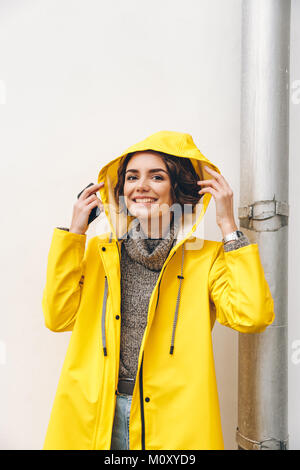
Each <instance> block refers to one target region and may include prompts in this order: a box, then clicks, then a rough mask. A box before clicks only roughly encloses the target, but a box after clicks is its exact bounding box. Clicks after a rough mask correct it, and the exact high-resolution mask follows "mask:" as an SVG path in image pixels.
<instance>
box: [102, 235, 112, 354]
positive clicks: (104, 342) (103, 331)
mask: <svg viewBox="0 0 300 470" xmlns="http://www.w3.org/2000/svg"><path fill="white" fill-rule="evenodd" d="M111 240H112V232H110V235H109V243H111ZM107 292H108V282H107V276H105V284H104V295H103V303H102V318H101V330H102V347H103V354H104V356H107V348H106V333H105V318H106V306H107Z"/></svg>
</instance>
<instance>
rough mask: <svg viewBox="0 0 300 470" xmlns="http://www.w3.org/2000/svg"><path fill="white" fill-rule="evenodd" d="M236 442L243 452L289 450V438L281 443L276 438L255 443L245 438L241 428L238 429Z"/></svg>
mask: <svg viewBox="0 0 300 470" xmlns="http://www.w3.org/2000/svg"><path fill="white" fill-rule="evenodd" d="M236 442H237V444H238V447H239V449H241V450H288V443H289V438H288V437H287V439H285V440H283V441H281V440H279V439H276V438H275V437H270V438H268V439H264V440H263V441H254V440H252V439H248V438H247V437H246V436H243V434H241V433H240V431H239V428H236ZM266 443H268V444H266Z"/></svg>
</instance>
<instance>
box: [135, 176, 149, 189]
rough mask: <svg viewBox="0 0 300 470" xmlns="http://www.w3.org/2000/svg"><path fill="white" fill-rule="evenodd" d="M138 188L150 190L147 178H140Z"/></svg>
mask: <svg viewBox="0 0 300 470" xmlns="http://www.w3.org/2000/svg"><path fill="white" fill-rule="evenodd" d="M136 190H137V191H148V190H149V184H148V183H147V179H146V178H140V179H139V180H138V181H137V184H136Z"/></svg>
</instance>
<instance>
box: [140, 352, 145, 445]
mask: <svg viewBox="0 0 300 470" xmlns="http://www.w3.org/2000/svg"><path fill="white" fill-rule="evenodd" d="M143 362H144V353H143V356H142V362H141V367H140V372H139V385H140V405H141V422H142V436H141V439H142V450H145V414H144V389H143Z"/></svg>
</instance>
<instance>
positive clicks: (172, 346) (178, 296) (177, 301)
mask: <svg viewBox="0 0 300 470" xmlns="http://www.w3.org/2000/svg"><path fill="white" fill-rule="evenodd" d="M183 261H184V244H182V261H181V275H178V276H177V277H178V279H179V287H178V293H177V300H176V308H175V314H174V320H173V331H172V340H171V347H170V354H173V352H174V342H175V330H176V325H177V320H178V309H179V302H180V291H181V282H182V279H184V277H183V275H182V273H183Z"/></svg>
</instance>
